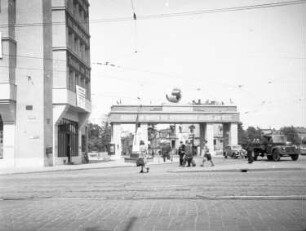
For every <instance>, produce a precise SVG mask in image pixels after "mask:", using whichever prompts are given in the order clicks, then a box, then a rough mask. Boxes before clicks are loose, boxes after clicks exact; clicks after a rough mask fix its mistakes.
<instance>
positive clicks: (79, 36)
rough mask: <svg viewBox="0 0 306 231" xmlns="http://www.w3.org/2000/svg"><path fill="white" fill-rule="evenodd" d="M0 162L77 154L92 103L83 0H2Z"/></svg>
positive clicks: (57, 160)
mask: <svg viewBox="0 0 306 231" xmlns="http://www.w3.org/2000/svg"><path fill="white" fill-rule="evenodd" d="M0 4H1V6H0V9H1V10H0V21H1V25H2V27H1V28H0V44H1V46H0V48H1V47H2V52H0V166H1V167H3V166H4V167H29V166H31V167H43V166H54V165H60V164H65V163H67V161H68V157H67V156H68V154H69V153H70V156H71V161H72V162H73V163H81V162H82V153H84V152H86V148H87V144H86V143H87V136H86V133H87V132H86V123H87V118H88V117H89V114H90V111H91V103H90V82H91V80H90V52H89V51H90V43H89V39H90V35H89V18H88V15H89V13H88V8H89V3H88V1H87V0H31V1H16V0H2V1H0Z"/></svg>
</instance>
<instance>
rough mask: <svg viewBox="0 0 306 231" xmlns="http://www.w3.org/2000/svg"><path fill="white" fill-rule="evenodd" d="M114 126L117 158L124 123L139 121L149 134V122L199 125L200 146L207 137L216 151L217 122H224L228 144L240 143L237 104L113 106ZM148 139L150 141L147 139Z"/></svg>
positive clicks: (110, 114) (112, 117)
mask: <svg viewBox="0 0 306 231" xmlns="http://www.w3.org/2000/svg"><path fill="white" fill-rule="evenodd" d="M109 119H110V123H111V125H112V140H111V142H112V143H114V144H115V156H114V158H120V155H121V129H120V125H121V124H136V123H139V124H140V129H141V130H142V132H143V133H147V128H148V124H150V123H154V124H199V125H200V147H201V149H202V147H203V141H204V139H206V140H207V145H208V147H209V149H210V150H214V148H213V147H214V146H213V145H214V144H213V140H214V129H213V125H214V124H217V123H218V124H223V136H224V137H225V136H226V137H227V139H226V140H228V143H227V145H235V144H237V143H238V123H239V122H240V121H239V112H238V111H237V106H234V105H167V104H166V105H155V106H154V105H114V106H112V107H111V112H110V113H109ZM145 142H147V141H145Z"/></svg>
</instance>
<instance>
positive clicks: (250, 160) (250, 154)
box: [247, 139, 254, 164]
mask: <svg viewBox="0 0 306 231" xmlns="http://www.w3.org/2000/svg"><path fill="white" fill-rule="evenodd" d="M253 151H254V149H253V145H252V141H251V140H250V139H248V143H247V157H248V163H249V164H252V163H253V161H254V158H253Z"/></svg>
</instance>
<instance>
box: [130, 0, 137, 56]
mask: <svg viewBox="0 0 306 231" xmlns="http://www.w3.org/2000/svg"><path fill="white" fill-rule="evenodd" d="M131 7H132V11H133V20H134V53H137V52H138V49H137V37H138V36H137V16H136V12H135V7H134V2H133V0H131Z"/></svg>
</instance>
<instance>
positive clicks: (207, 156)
mask: <svg viewBox="0 0 306 231" xmlns="http://www.w3.org/2000/svg"><path fill="white" fill-rule="evenodd" d="M202 153H203V160H202V164H201V167H204V163H205V162H206V161H209V162H210V164H211V166H215V164H214V162H213V161H212V158H211V154H210V152H209V148H208V146H207V140H204V147H203V149H202Z"/></svg>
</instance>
